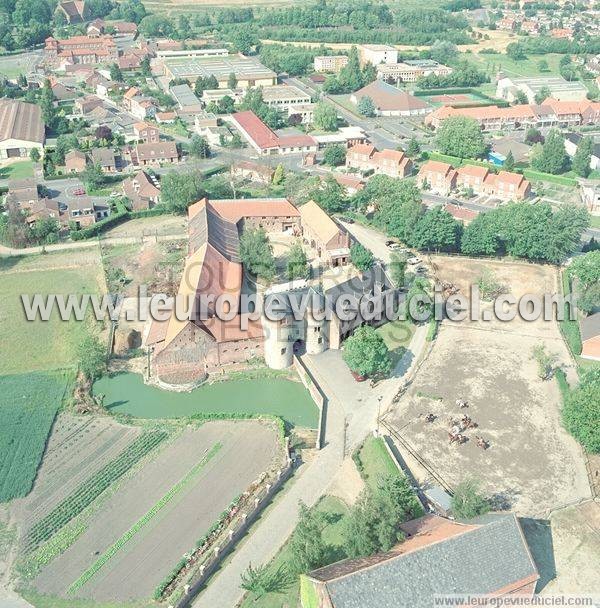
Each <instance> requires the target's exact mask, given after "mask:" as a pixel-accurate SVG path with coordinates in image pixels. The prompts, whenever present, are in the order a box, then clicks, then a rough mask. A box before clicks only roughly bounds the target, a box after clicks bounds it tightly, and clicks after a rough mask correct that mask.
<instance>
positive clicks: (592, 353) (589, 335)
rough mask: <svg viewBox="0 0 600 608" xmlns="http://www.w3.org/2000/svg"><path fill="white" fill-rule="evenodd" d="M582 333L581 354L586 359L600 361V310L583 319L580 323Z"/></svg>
mask: <svg viewBox="0 0 600 608" xmlns="http://www.w3.org/2000/svg"><path fill="white" fill-rule="evenodd" d="M579 333H580V334H581V345H582V346H581V356H582V357H583V358H584V359H592V360H594V361H600V312H597V313H594V314H593V315H589V316H588V317H585V318H584V319H582V320H581V321H580V323H579Z"/></svg>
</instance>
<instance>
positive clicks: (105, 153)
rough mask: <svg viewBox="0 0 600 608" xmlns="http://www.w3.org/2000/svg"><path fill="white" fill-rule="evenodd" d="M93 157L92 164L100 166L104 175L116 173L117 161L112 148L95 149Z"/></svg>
mask: <svg viewBox="0 0 600 608" xmlns="http://www.w3.org/2000/svg"><path fill="white" fill-rule="evenodd" d="M91 156H92V163H93V164H94V165H100V167H101V168H102V172H103V173H116V171H117V159H116V158H115V153H114V152H113V150H112V149H111V148H93V149H92V153H91Z"/></svg>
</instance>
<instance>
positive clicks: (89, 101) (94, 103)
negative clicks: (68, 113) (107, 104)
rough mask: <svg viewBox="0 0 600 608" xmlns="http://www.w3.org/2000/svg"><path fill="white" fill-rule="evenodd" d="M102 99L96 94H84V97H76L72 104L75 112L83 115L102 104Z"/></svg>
mask: <svg viewBox="0 0 600 608" xmlns="http://www.w3.org/2000/svg"><path fill="white" fill-rule="evenodd" d="M102 103H103V102H102V100H101V99H100V97H98V96H97V95H86V96H85V97H78V98H77V99H76V100H75V103H74V104H73V109H74V113H75V114H79V115H80V116H85V115H86V114H88V113H89V112H91V111H92V110H93V109H95V108H98V107H101V106H102Z"/></svg>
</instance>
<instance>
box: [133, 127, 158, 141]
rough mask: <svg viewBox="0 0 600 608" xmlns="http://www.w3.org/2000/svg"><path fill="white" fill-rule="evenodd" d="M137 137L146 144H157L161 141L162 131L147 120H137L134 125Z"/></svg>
mask: <svg viewBox="0 0 600 608" xmlns="http://www.w3.org/2000/svg"><path fill="white" fill-rule="evenodd" d="M133 134H134V136H135V139H137V140H138V141H139V142H141V143H145V144H156V143H158V142H159V141H160V131H159V130H158V129H157V128H156V127H154V126H152V125H151V124H148V123H147V122H136V123H135V124H134V125H133Z"/></svg>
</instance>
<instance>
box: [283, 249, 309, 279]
mask: <svg viewBox="0 0 600 608" xmlns="http://www.w3.org/2000/svg"><path fill="white" fill-rule="evenodd" d="M309 270H310V267H309V265H308V258H307V256H306V253H305V251H304V249H303V248H302V244H301V243H299V242H295V243H294V244H293V245H292V246H291V247H290V252H289V255H288V260H287V265H286V271H287V277H288V279H289V280H290V281H294V280H295V279H307V278H308V275H309Z"/></svg>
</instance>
